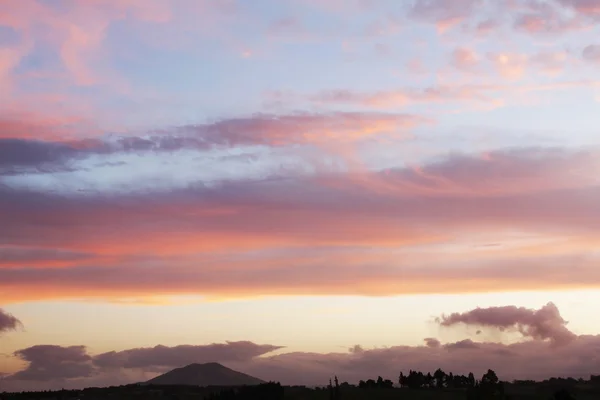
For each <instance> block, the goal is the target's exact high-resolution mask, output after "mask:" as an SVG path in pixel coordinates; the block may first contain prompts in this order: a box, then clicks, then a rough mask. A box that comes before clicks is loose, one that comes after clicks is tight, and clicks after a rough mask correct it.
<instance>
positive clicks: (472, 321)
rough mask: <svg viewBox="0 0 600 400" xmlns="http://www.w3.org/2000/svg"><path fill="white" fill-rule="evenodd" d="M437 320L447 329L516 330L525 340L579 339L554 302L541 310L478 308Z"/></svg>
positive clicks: (558, 342)
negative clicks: (490, 328) (489, 328)
mask: <svg viewBox="0 0 600 400" xmlns="http://www.w3.org/2000/svg"><path fill="white" fill-rule="evenodd" d="M437 321H438V322H439V324H440V325H441V326H444V327H452V326H454V325H457V324H465V325H473V326H477V327H492V328H498V329H500V330H505V329H514V330H517V331H519V332H520V333H521V334H522V335H523V336H525V337H531V338H533V339H537V340H546V339H549V340H550V341H551V342H552V343H553V344H555V345H564V344H567V343H569V342H571V341H572V340H574V339H575V338H576V335H575V334H574V333H573V332H571V331H570V330H569V329H568V328H567V327H566V325H567V321H565V320H564V319H563V318H562V317H561V315H560V312H559V311H558V308H557V307H556V306H555V305H554V304H553V303H548V304H547V305H545V306H544V307H542V308H541V309H539V310H532V309H527V308H523V307H519V308H517V307H515V306H506V307H490V308H476V309H475V310H471V311H468V312H466V313H453V314H450V315H443V316H442V317H440V318H438V319H437Z"/></svg>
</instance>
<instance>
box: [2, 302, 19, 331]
mask: <svg viewBox="0 0 600 400" xmlns="http://www.w3.org/2000/svg"><path fill="white" fill-rule="evenodd" d="M19 326H22V324H21V321H19V320H18V319H17V318H16V317H14V316H13V315H11V314H9V313H7V312H6V311H4V310H3V309H1V308H0V334H2V333H3V332H7V331H13V330H15V329H17V328H18V327H19Z"/></svg>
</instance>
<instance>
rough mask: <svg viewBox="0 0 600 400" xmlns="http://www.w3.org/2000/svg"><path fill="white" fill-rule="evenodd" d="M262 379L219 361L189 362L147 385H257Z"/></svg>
mask: <svg viewBox="0 0 600 400" xmlns="http://www.w3.org/2000/svg"><path fill="white" fill-rule="evenodd" d="M261 383H264V381H263V380H261V379H258V378H255V377H253V376H250V375H246V374H243V373H241V372H237V371H234V370H232V369H230V368H227V367H224V366H223V365H221V364H219V363H207V364H190V365H188V366H186V367H182V368H176V369H174V370H172V371H169V372H167V373H165V374H163V375H160V376H157V377H156V378H153V379H150V380H149V381H148V382H146V384H149V385H194V386H243V385H258V384H261Z"/></svg>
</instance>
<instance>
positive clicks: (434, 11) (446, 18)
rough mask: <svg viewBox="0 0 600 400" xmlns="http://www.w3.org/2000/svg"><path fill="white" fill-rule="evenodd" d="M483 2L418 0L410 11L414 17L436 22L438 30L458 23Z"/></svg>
mask: <svg viewBox="0 0 600 400" xmlns="http://www.w3.org/2000/svg"><path fill="white" fill-rule="evenodd" d="M482 4H483V1H482V0H456V1H452V2H448V1H444V0H418V1H416V2H415V3H414V5H413V6H412V8H411V9H410V11H409V15H410V16H412V17H413V18H416V19H419V20H424V21H428V22H433V23H435V25H436V27H437V29H438V32H441V33H443V32H445V31H447V30H448V29H450V28H452V27H454V26H456V25H458V24H459V23H461V22H462V21H464V20H465V19H467V18H468V17H469V16H471V15H472V13H473V12H474V11H475V10H476V8H477V7H480V6H481V5H482Z"/></svg>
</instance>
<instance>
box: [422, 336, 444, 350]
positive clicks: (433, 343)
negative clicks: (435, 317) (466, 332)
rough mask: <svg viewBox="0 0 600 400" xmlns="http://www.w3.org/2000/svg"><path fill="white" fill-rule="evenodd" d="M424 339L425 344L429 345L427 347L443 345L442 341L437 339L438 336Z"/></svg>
mask: <svg viewBox="0 0 600 400" xmlns="http://www.w3.org/2000/svg"><path fill="white" fill-rule="evenodd" d="M423 340H424V341H425V344H426V345H427V347H431V348H437V347H440V346H441V345H442V344H441V343H440V341H439V340H437V339H436V338H425V339H423Z"/></svg>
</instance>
